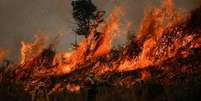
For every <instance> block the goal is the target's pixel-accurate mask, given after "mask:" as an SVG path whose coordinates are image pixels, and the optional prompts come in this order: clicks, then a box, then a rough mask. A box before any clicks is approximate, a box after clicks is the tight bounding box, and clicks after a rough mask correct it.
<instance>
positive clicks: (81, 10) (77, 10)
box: [72, 0, 97, 37]
mask: <svg viewBox="0 0 201 101" xmlns="http://www.w3.org/2000/svg"><path fill="white" fill-rule="evenodd" d="M72 6H73V18H74V19H75V21H76V24H77V28H76V29H75V33H76V34H78V35H84V36H85V37H87V36H88V34H89V32H90V26H91V25H92V23H93V21H95V20H96V14H95V12H96V11H97V8H96V6H95V5H94V4H93V3H92V2H91V0H76V1H72Z"/></svg>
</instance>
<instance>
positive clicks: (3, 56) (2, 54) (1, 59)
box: [0, 49, 7, 63]
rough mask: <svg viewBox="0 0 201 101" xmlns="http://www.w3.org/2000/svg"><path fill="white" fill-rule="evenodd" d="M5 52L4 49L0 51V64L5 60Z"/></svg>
mask: <svg viewBox="0 0 201 101" xmlns="http://www.w3.org/2000/svg"><path fill="white" fill-rule="evenodd" d="M6 55H7V51H6V50H5V49H0V63H1V62H2V61H3V60H4V59H5V57H6Z"/></svg>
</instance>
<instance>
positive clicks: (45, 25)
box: [0, 0, 200, 59]
mask: <svg viewBox="0 0 201 101" xmlns="http://www.w3.org/2000/svg"><path fill="white" fill-rule="evenodd" d="M92 1H93V2H94V3H95V4H96V5H97V6H98V8H100V9H102V10H105V11H107V13H108V12H110V11H111V10H112V8H114V6H115V5H118V4H121V5H122V6H123V7H125V8H124V10H125V16H124V17H125V19H127V20H129V21H134V22H132V23H133V24H132V27H131V30H132V31H135V29H137V28H138V25H139V23H140V21H141V19H142V17H143V14H144V8H145V7H146V5H147V4H149V3H150V0H123V1H121V0H111V1H108V0H92ZM198 1H200V0H175V3H176V6H177V7H179V8H184V9H191V8H193V7H195V5H197V2H198ZM152 2H153V4H159V2H160V0H152ZM71 13H72V8H71V1H70V0H0V36H1V37H0V47H1V48H6V49H9V53H10V56H12V58H14V59H15V58H17V57H19V54H20V51H19V49H20V47H21V44H20V42H21V41H31V40H32V37H33V36H34V34H44V35H47V36H50V37H55V36H57V34H59V33H64V38H63V39H62V41H61V42H60V46H59V47H60V49H61V50H64V49H66V48H64V47H70V43H71V42H73V41H74V32H73V31H72V29H73V27H74V24H73V23H74V21H73V19H72V15H71ZM108 14H109V13H108Z"/></svg>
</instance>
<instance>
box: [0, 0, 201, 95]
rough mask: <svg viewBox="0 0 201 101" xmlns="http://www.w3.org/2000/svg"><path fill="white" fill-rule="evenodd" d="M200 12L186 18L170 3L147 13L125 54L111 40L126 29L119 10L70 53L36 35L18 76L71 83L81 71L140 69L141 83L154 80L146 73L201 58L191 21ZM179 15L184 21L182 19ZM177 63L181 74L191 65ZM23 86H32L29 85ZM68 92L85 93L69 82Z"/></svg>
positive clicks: (200, 44) (96, 73) (24, 46)
mask: <svg viewBox="0 0 201 101" xmlns="http://www.w3.org/2000/svg"><path fill="white" fill-rule="evenodd" d="M200 12H201V9H198V11H197V12H195V11H194V12H191V13H190V14H184V13H183V12H179V11H177V10H176V9H175V8H174V5H173V2H172V0H165V1H164V2H162V5H161V6H159V7H153V8H151V9H149V10H147V11H145V16H144V18H143V20H142V22H141V24H140V28H139V30H138V32H137V33H136V35H135V36H134V37H133V39H132V40H130V42H128V43H126V44H125V46H124V47H122V49H117V50H116V51H115V49H113V48H112V41H113V38H114V37H115V36H116V35H115V34H116V33H117V32H122V31H119V30H120V29H121V28H120V27H121V26H120V23H121V21H120V17H121V16H122V15H123V10H122V8H121V7H116V8H115V9H114V10H113V11H112V13H111V14H110V16H109V17H108V19H107V20H106V22H104V23H103V24H101V26H98V25H97V24H95V25H94V26H91V30H90V33H89V35H88V37H86V38H84V39H83V40H82V41H81V42H80V43H79V45H78V47H77V48H76V49H74V50H72V51H70V52H56V51H55V50H54V48H55V47H53V46H52V45H49V46H48V45H47V41H46V40H47V38H46V37H42V36H36V37H35V41H34V42H33V43H27V42H21V44H22V48H21V62H20V63H19V64H18V66H17V67H18V68H17V70H16V71H17V73H19V74H20V73H21V75H22V77H23V78H25V79H27V82H28V81H29V80H33V81H40V80H43V79H48V78H54V77H62V76H66V78H65V79H70V80H71V78H73V79H78V78H76V77H74V75H75V74H76V73H77V72H80V71H81V73H80V75H81V76H82V77H83V78H84V77H85V76H86V75H87V74H94V76H95V77H99V78H104V77H105V75H107V74H110V73H125V72H129V71H138V70H142V71H141V72H140V73H141V77H140V79H141V80H144V79H146V78H149V77H152V73H151V72H149V71H146V70H144V69H149V68H151V67H154V68H155V69H161V70H164V69H163V67H167V68H168V67H171V66H170V65H172V64H171V62H172V61H174V60H177V59H178V58H179V59H180V58H181V59H184V60H185V59H187V58H191V56H194V55H193V54H196V53H194V52H196V49H198V48H200V47H201V38H200V33H201V30H200V27H201V26H200V25H199V24H197V23H196V21H194V19H192V17H195V18H196V16H199V17H200V15H196V14H194V13H200ZM180 14H183V15H185V16H184V17H181V16H182V15H180ZM199 17H197V19H199ZM127 26H128V27H127V28H126V32H127V31H128V30H129V28H130V26H131V23H130V22H129V23H128V25H127ZM97 27H98V28H97ZM47 47H48V48H47ZM133 47H134V48H133ZM47 53H48V54H47ZM3 56H4V53H3V52H1V50H0V60H1V59H2V58H3ZM195 57H196V56H195ZM174 62H175V63H174V64H176V65H178V67H177V69H175V71H176V70H177V71H181V68H182V67H185V68H187V67H188V66H189V65H186V66H183V65H181V64H180V63H177V62H176V61H174ZM189 64H192V63H191V62H190V63H189ZM198 64H199V63H198ZM199 66H200V65H199ZM189 67H190V66H189ZM167 68H165V69H167ZM27 71H28V72H27ZM26 73H27V74H26ZM25 74H26V76H24V75H25ZM20 77H21V76H20ZM20 77H19V78H20ZM70 80H69V81H70ZM79 80H82V78H79ZM124 80H133V78H129V77H128V79H123V80H120V81H124ZM24 82H25V83H24V84H27V85H29V84H28V83H26V80H25V81H24ZM60 82H61V81H59V83H57V84H55V86H54V88H53V89H52V91H50V92H55V91H57V90H58V89H59V88H60V87H62V86H63V85H62V84H61V83H60ZM65 83H66V82H65ZM64 88H65V89H67V90H69V91H71V92H77V91H79V90H80V89H81V84H75V83H67V85H65V87H64Z"/></svg>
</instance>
